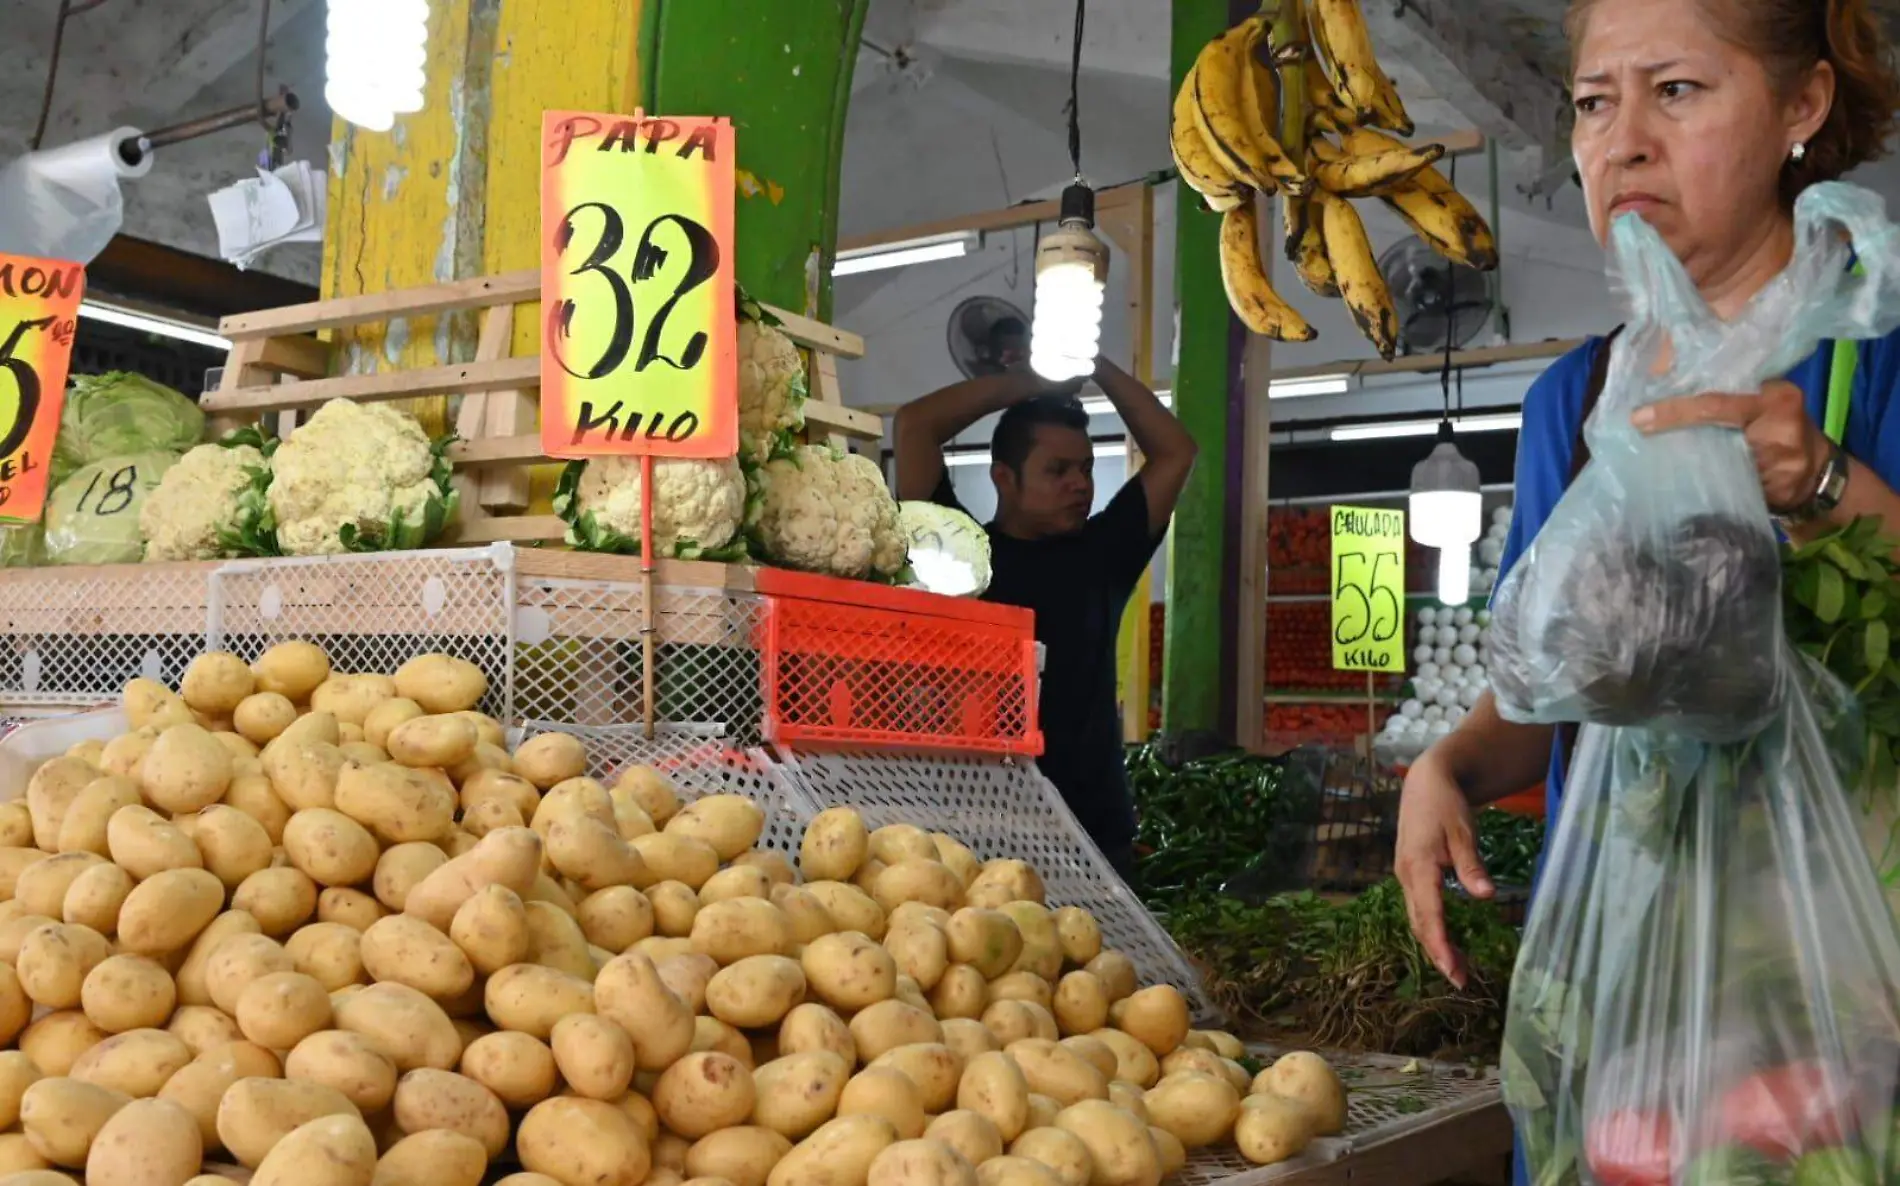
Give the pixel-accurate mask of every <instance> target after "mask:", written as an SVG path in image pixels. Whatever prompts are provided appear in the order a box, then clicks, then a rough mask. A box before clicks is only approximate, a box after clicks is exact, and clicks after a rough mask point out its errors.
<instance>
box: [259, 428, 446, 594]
mask: <svg viewBox="0 0 1900 1186" xmlns="http://www.w3.org/2000/svg"><path fill="white" fill-rule="evenodd" d="M446 446H447V441H446V440H445V441H443V442H440V443H438V444H431V443H430V441H429V438H428V436H427V435H426V434H424V433H423V431H422V426H421V425H420V424H418V423H416V419H415V417H413V416H410V415H408V414H407V413H405V412H400V411H398V410H396V409H395V408H392V407H390V406H388V405H387V404H359V403H356V402H354V401H352V400H347V399H333V400H331V401H330V402H329V403H327V404H325V405H323V407H321V408H319V409H317V414H316V415H314V416H312V417H311V418H310V419H309V421H308V422H306V423H305V424H303V425H301V426H299V427H298V429H297V430H296V431H295V432H293V433H291V434H290V436H289V437H288V438H286V439H285V441H284V443H283V444H282V445H281V446H279V447H278V449H277V452H276V453H275V454H274V455H273V456H272V458H271V471H272V474H271V485H270V507H271V512H272V513H273V514H274V515H275V516H276V519H277V541H278V544H279V545H280V546H281V547H282V549H283V552H284V554H285V555H287V556H323V555H333V554H336V553H339V552H347V551H356V550H362V549H365V548H368V549H374V548H419V547H422V546H423V545H424V544H427V543H429V542H431V541H432V540H433V539H434V538H435V537H436V536H438V535H440V534H441V531H442V527H443V525H444V524H445V523H446V522H447V520H448V519H449V517H450V516H451V515H453V514H454V512H455V502H456V498H455V490H454V487H452V486H451V485H450V484H449V477H450V472H449V465H448V461H447V459H446V458H445V457H444V456H443V449H444V448H446Z"/></svg>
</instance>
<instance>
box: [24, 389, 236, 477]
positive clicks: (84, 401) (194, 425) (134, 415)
mask: <svg viewBox="0 0 1900 1186" xmlns="http://www.w3.org/2000/svg"><path fill="white" fill-rule="evenodd" d="M204 431H205V414H204V412H203V411H202V410H200V409H199V407H198V405H197V404H196V403H194V402H193V401H192V400H190V399H188V398H186V397H185V396H183V395H180V394H179V393H178V392H176V391H173V390H172V389H171V388H169V387H167V386H165V385H164V384H163V383H157V382H154V381H153V380H151V379H147V378H146V377H145V376H143V375H134V374H129V373H127V372H125V371H113V372H111V373H109V374H104V375H74V376H73V378H72V381H71V382H70V383H68V384H67V387H66V403H65V406H64V407H63V408H61V410H60V414H59V435H58V437H56V438H55V440H54V442H53V467H52V470H51V471H50V474H49V481H51V482H52V484H53V485H55V486H57V485H59V484H60V483H61V482H63V481H65V479H66V478H67V476H68V475H70V474H71V473H72V472H73V471H74V470H76V469H78V468H79V467H80V466H82V465H91V464H92V463H93V462H95V461H104V460H105V459H107V458H109V457H129V456H131V455H133V454H135V453H150V452H158V451H164V452H169V453H183V452H184V451H185V450H187V449H189V448H191V447H192V446H193V445H196V444H197V443H198V442H199V441H200V440H201V439H203V437H204Z"/></svg>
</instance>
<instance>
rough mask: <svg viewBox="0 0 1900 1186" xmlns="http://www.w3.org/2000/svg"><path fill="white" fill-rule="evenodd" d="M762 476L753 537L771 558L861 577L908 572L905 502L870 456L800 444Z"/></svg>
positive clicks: (763, 470) (766, 467)
mask: <svg viewBox="0 0 1900 1186" xmlns="http://www.w3.org/2000/svg"><path fill="white" fill-rule="evenodd" d="M757 481H758V484H759V493H760V500H759V507H758V513H757V516H756V519H755V521H754V522H753V524H752V538H753V543H754V545H755V547H756V549H757V550H758V551H759V553H760V554H761V556H762V557H763V558H764V559H765V560H767V561H769V562H770V563H773V564H781V565H784V566H785V567H787V568H801V569H805V570H807V571H810V572H822V573H828V574H830V575H832V576H840V577H851V578H855V579H859V580H863V579H865V578H868V577H882V578H885V579H894V578H896V577H897V576H898V575H899V574H900V573H901V572H902V571H903V569H904V562H905V557H906V552H907V545H906V542H905V539H904V535H903V532H902V530H901V529H900V528H899V526H898V521H897V502H896V500H895V499H893V498H892V497H891V493H890V491H889V490H888V489H886V487H885V485H884V475H883V474H882V473H880V472H879V470H878V468H877V465H876V463H875V462H873V461H871V460H870V459H869V458H866V457H858V456H855V455H853V454H849V453H840V452H838V451H836V450H833V449H830V448H828V447H826V446H823V445H800V446H798V447H797V448H795V449H794V450H793V451H792V453H791V455H790V456H788V457H778V458H774V459H773V460H771V461H769V462H767V463H766V464H765V465H764V466H763V467H762V468H760V469H759V471H758V477H757Z"/></svg>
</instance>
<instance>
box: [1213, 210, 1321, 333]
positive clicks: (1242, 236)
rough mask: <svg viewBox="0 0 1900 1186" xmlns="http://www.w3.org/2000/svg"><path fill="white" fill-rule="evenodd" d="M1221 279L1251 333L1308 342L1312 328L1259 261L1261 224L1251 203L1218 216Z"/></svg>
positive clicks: (1228, 295)
mask: <svg viewBox="0 0 1900 1186" xmlns="http://www.w3.org/2000/svg"><path fill="white" fill-rule="evenodd" d="M1220 278H1221V283H1222V284H1224V285H1225V286H1226V288H1227V303H1228V304H1229V305H1231V306H1232V307H1233V310H1234V315H1235V316H1237V317H1239V318H1240V321H1241V324H1242V325H1245V326H1246V327H1247V328H1248V329H1250V330H1252V331H1253V332H1254V333H1257V334H1259V335H1261V336H1262V337H1268V338H1273V339H1276V340H1277V341H1281V342H1310V341H1312V340H1313V338H1314V336H1315V335H1314V332H1313V327H1312V326H1310V325H1308V324H1307V323H1306V318H1304V317H1301V316H1300V314H1299V311H1298V310H1296V309H1294V308H1293V306H1291V305H1289V304H1287V303H1286V301H1285V300H1283V299H1282V298H1281V296H1280V294H1279V293H1277V292H1275V291H1273V285H1272V284H1271V283H1269V282H1268V280H1267V273H1266V270H1265V269H1264V268H1263V267H1262V266H1261V264H1260V226H1259V222H1258V218H1257V215H1256V214H1255V212H1254V203H1252V202H1247V203H1244V204H1242V205H1239V206H1236V207H1234V208H1233V209H1232V210H1229V211H1228V212H1227V213H1225V214H1223V215H1221V220H1220Z"/></svg>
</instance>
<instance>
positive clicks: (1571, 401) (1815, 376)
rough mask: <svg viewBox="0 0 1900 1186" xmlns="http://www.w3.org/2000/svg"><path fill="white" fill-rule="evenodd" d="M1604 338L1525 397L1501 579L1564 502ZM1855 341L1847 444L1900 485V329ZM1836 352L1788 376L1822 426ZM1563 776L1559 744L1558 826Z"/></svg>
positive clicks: (1548, 793)
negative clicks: (1898, 392)
mask: <svg viewBox="0 0 1900 1186" xmlns="http://www.w3.org/2000/svg"><path fill="white" fill-rule="evenodd" d="M1602 344H1603V339H1601V338H1591V339H1590V340H1589V341H1587V342H1585V343H1584V344H1583V345H1581V346H1579V347H1577V348H1576V349H1575V350H1572V351H1571V352H1570V353H1568V354H1566V355H1564V356H1563V357H1561V358H1559V359H1558V360H1557V361H1556V362H1554V363H1552V364H1551V365H1550V367H1549V369H1547V370H1546V371H1545V372H1544V373H1543V374H1541V375H1539V376H1538V377H1537V379H1536V381H1535V382H1533V383H1532V384H1531V387H1530V390H1529V391H1528V392H1526V393H1525V395H1524V426H1523V428H1522V429H1521V430H1520V431H1519V434H1518V442H1517V479H1516V480H1517V490H1516V506H1515V507H1514V508H1513V510H1512V516H1511V534H1510V537H1509V538H1508V539H1507V540H1506V541H1505V544H1504V555H1503V557H1502V558H1501V559H1500V560H1499V562H1498V579H1499V580H1500V581H1501V580H1503V578H1504V574H1505V573H1508V572H1509V571H1510V570H1511V566H1512V565H1514V564H1516V563H1517V561H1518V558H1519V557H1521V556H1522V555H1523V554H1524V552H1525V550H1526V549H1527V548H1529V547H1530V544H1531V541H1532V540H1533V539H1535V538H1537V533H1538V532H1539V531H1541V530H1542V529H1543V526H1544V523H1545V521H1546V520H1548V519H1549V518H1550V513H1551V511H1553V510H1555V509H1556V506H1557V500H1558V499H1560V498H1562V497H1563V494H1564V487H1565V486H1566V485H1567V484H1568V482H1569V479H1570V466H1571V461H1572V459H1573V457H1574V456H1575V451H1576V446H1577V436H1578V427H1579V421H1580V420H1581V419H1582V417H1583V402H1584V396H1585V394H1586V389H1587V387H1588V386H1589V381H1590V363H1591V361H1592V359H1593V358H1595V355H1596V351H1597V350H1599V349H1601V348H1602ZM1854 345H1855V347H1856V348H1857V349H1858V350H1859V351H1860V357H1859V363H1858V366H1857V369H1856V370H1855V373H1854V387H1853V399H1852V402H1851V403H1850V404H1849V406H1848V413H1847V428H1846V432H1845V433H1844V434H1843V439H1842V441H1841V443H1842V445H1843V446H1844V447H1845V448H1846V450H1847V452H1848V454H1849V455H1850V456H1852V457H1853V458H1854V459H1855V460H1857V461H1859V462H1860V463H1861V464H1862V465H1865V466H1867V467H1868V468H1869V469H1871V470H1873V471H1874V472H1875V473H1877V474H1879V475H1880V477H1881V479H1882V480H1883V481H1885V482H1887V484H1888V485H1890V486H1896V487H1900V413H1896V412H1895V410H1894V408H1895V400H1894V391H1895V388H1896V387H1900V331H1895V332H1894V333H1892V334H1889V335H1887V336H1886V337H1884V338H1878V339H1875V340H1873V341H1867V342H1859V343H1855V344H1854ZM1833 357H1834V343H1831V342H1823V343H1822V344H1821V348H1820V349H1818V350H1816V351H1815V352H1814V353H1813V354H1812V355H1810V356H1809V357H1808V358H1807V360H1806V361H1804V362H1802V363H1801V365H1799V366H1797V367H1796V368H1795V369H1794V370H1793V371H1791V372H1789V374H1788V381H1789V382H1791V383H1793V384H1795V385H1796V386H1797V387H1799V388H1801V390H1802V391H1803V392H1804V393H1805V394H1806V395H1807V401H1808V415H1809V416H1810V417H1811V418H1812V419H1813V420H1814V422H1815V423H1816V424H1817V425H1818V424H1820V423H1822V418H1823V416H1824V414H1825V406H1826V403H1827V389H1828V378H1829V373H1830V371H1831V369H1832V364H1833ZM1563 777H1564V772H1563V755H1562V753H1561V752H1560V751H1559V750H1558V749H1557V748H1556V747H1554V746H1553V747H1552V752H1551V758H1550V773H1549V777H1548V780H1547V782H1546V784H1545V802H1546V804H1547V806H1548V808H1549V814H1548V816H1547V818H1548V820H1549V822H1550V823H1551V824H1553V825H1554V824H1555V823H1556V822H1557V805H1558V803H1559V802H1560V801H1561V799H1562V798H1563Z"/></svg>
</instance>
